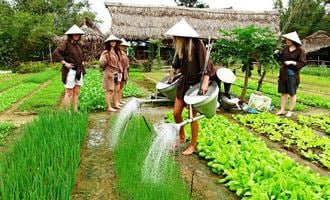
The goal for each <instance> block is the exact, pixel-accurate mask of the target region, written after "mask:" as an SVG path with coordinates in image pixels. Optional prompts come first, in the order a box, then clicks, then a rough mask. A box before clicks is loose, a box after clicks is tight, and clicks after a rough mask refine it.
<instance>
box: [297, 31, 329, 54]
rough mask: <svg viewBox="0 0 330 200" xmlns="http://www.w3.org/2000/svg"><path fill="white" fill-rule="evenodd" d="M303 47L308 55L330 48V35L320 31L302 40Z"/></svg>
mask: <svg viewBox="0 0 330 200" xmlns="http://www.w3.org/2000/svg"><path fill="white" fill-rule="evenodd" d="M302 47H303V49H304V50H305V51H306V53H309V52H313V51H318V50H320V49H322V48H325V47H330V34H329V33H327V32H325V31H322V30H319V31H316V32H315V33H313V34H312V35H309V36H307V37H306V38H305V39H303V40H302Z"/></svg>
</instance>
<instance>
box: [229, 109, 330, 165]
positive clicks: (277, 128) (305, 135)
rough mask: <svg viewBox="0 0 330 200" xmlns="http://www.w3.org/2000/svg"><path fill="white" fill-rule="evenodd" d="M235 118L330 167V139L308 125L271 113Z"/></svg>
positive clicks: (237, 116)
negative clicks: (315, 132)
mask: <svg viewBox="0 0 330 200" xmlns="http://www.w3.org/2000/svg"><path fill="white" fill-rule="evenodd" d="M234 118H235V119H236V120H237V121H239V122H240V123H241V124H243V125H244V126H247V127H250V128H252V129H253V130H254V131H255V132H257V133H259V134H263V135H266V136H267V137H268V138H269V139H270V140H272V141H276V142H280V143H282V144H283V145H284V146H285V147H287V148H294V149H296V150H297V151H298V152H299V153H300V154H301V155H302V156H303V157H305V158H308V159H310V160H312V161H315V162H318V163H319V164H321V165H323V166H325V167H327V168H330V157H329V156H330V140H329V138H327V137H320V136H318V135H315V134H314V132H313V130H312V129H310V128H309V127H308V126H301V125H299V124H297V123H295V122H294V121H292V120H290V119H287V118H281V117H278V116H275V115H272V114H270V113H260V114H258V115H253V114H252V115H251V114H250V115H236V116H234Z"/></svg>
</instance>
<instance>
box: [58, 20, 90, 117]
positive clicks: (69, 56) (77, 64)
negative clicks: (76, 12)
mask: <svg viewBox="0 0 330 200" xmlns="http://www.w3.org/2000/svg"><path fill="white" fill-rule="evenodd" d="M65 34H66V35H67V40H65V41H63V42H62V43H61V44H60V45H59V46H58V47H57V48H56V49H55V52H54V59H55V60H57V61H59V62H61V63H62V65H63V66H62V70H61V71H62V82H63V83H64V87H65V95H64V105H65V107H66V109H67V110H69V108H70V101H71V97H72V102H73V109H74V111H78V95H79V91H80V86H81V85H82V84H83V76H84V74H85V73H86V72H85V68H84V66H83V61H84V53H83V50H82V48H81V47H80V45H79V40H80V38H81V35H83V34H84V31H82V30H81V29H80V28H79V27H78V26H77V25H73V26H72V27H71V28H70V29H69V30H68V31H67V32H66V33H65Z"/></svg>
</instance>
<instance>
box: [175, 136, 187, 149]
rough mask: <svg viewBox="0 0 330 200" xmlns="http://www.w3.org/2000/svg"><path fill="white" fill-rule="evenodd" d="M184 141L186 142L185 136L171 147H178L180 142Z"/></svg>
mask: <svg viewBox="0 0 330 200" xmlns="http://www.w3.org/2000/svg"><path fill="white" fill-rule="evenodd" d="M185 142H186V138H184V139H181V138H180V139H178V140H177V141H176V142H175V143H174V144H173V145H172V148H173V149H174V148H176V147H178V146H179V145H180V144H182V143H185Z"/></svg>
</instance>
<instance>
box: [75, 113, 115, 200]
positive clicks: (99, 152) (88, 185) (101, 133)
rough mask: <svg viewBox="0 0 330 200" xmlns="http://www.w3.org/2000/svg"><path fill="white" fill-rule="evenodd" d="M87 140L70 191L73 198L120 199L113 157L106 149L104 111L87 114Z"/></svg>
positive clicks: (107, 117)
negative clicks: (73, 184)
mask: <svg viewBox="0 0 330 200" xmlns="http://www.w3.org/2000/svg"><path fill="white" fill-rule="evenodd" d="M88 123H89V125H88V133H87V136H86V140H85V142H84V144H83V150H82V152H81V161H80V166H79V170H78V173H77V176H76V181H75V182H76V185H75V188H74V191H73V193H72V196H71V197H72V199H74V200H85V199H86V200H87V199H88V200H94V199H95V200H100V199H104V200H107V199H111V200H116V199H119V197H118V194H117V193H116V190H115V181H116V177H115V173H114V168H113V156H112V152H111V151H110V149H109V134H110V130H109V127H110V126H111V116H110V115H109V114H107V113H105V112H102V113H91V114H89V122H88Z"/></svg>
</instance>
